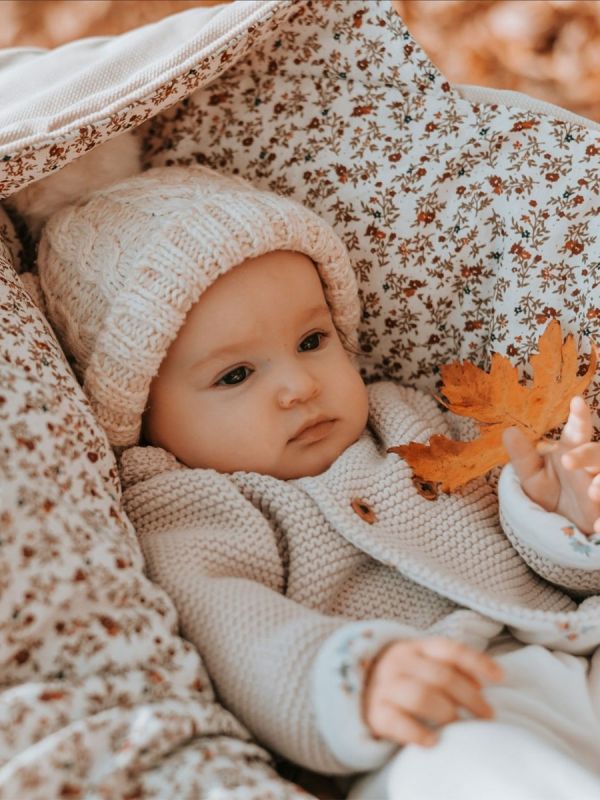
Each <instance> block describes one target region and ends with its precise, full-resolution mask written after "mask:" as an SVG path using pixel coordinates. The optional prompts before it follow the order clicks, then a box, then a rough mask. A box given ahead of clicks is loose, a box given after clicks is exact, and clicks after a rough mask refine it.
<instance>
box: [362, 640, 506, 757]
mask: <svg viewBox="0 0 600 800" xmlns="http://www.w3.org/2000/svg"><path fill="white" fill-rule="evenodd" d="M501 678H502V670H501V669H500V667H499V666H498V665H497V664H496V663H495V662H494V661H493V660H492V659H491V658H490V657H489V656H486V655H485V654H483V653H479V652H477V651H476V650H472V649H471V648H470V647H467V646H466V645H464V644H461V643H460V642H455V641H453V640H452V639H444V638H430V639H413V640H402V641H398V642H394V643H393V644H391V645H389V646H387V647H385V648H383V650H381V651H380V653H379V654H378V655H377V657H376V659H375V661H374V663H373V665H372V666H371V669H370V670H369V673H368V676H367V682H366V685H365V690H364V705H363V709H364V717H365V721H366V723H367V725H368V726H369V728H370V730H371V732H372V733H373V735H374V736H376V737H378V738H381V739H388V740H389V741H392V742H397V743H398V744H401V745H404V744H420V745H424V746H426V747H428V746H430V745H432V744H435V742H436V735H435V733H434V731H433V730H431V727H429V726H439V725H447V724H448V723H449V722H453V721H454V720H456V719H458V716H459V710H460V709H461V708H464V709H467V710H468V711H470V712H471V713H472V714H473V715H474V716H476V717H482V718H484V719H489V718H490V717H492V716H493V711H492V709H491V708H490V706H489V705H488V704H487V703H486V702H485V700H484V699H483V696H482V694H481V681H485V680H491V681H498V680H501Z"/></svg>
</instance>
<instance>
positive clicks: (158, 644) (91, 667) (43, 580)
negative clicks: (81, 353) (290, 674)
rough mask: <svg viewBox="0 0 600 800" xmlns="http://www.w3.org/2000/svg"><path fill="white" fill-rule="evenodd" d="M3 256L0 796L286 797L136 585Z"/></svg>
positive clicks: (80, 423) (99, 459) (123, 537)
mask: <svg viewBox="0 0 600 800" xmlns="http://www.w3.org/2000/svg"><path fill="white" fill-rule="evenodd" d="M6 249H7V248H6V247H5V246H4V245H2V247H0V320H1V325H2V335H1V338H0V654H1V655H0V699H1V702H0V798H6V800H16V798H27V800H35V799H36V798H44V799H45V798H49V797H53V798H59V797H68V798H79V797H81V798H83V797H86V798H96V797H97V798H111V800H112V799H113V798H115V800H116V798H124V797H129V798H133V797H136V798H166V797H177V798H190V800H192V798H200V797H205V798H208V797H214V798H219V799H220V798H240V799H241V798H256V799H257V800H258V798H260V800H263V798H288V797H298V796H301V795H302V792H301V791H300V790H299V789H298V788H297V787H295V786H294V785H293V784H289V783H287V782H285V781H283V780H282V779H280V778H279V777H278V776H277V775H276V774H275V772H274V771H273V769H272V766H271V765H270V760H269V757H268V755H267V754H266V753H265V751H264V750H262V749H261V748H259V747H258V746H257V745H255V744H253V743H252V742H251V740H250V737H249V735H248V733H247V732H246V731H245V729H244V728H242V726H241V725H240V724H239V723H238V722H237V721H236V720H235V719H234V718H233V717H232V716H231V715H230V714H228V713H227V712H226V711H225V710H224V709H223V708H222V706H220V705H219V703H217V701H216V700H215V697H214V693H213V690H212V687H211V683H210V680H209V678H208V676H207V674H206V672H205V670H204V667H203V665H202V663H201V661H200V658H199V656H198V653H197V652H196V651H195V650H194V649H193V647H192V646H191V645H190V644H189V643H188V642H185V641H184V640H183V639H181V638H179V637H178V636H177V634H176V632H177V618H176V613H175V610H174V607H173V604H172V603H171V601H170V599H169V597H168V596H167V595H166V594H165V593H164V592H163V591H162V590H161V589H159V588H158V587H157V586H155V585H154V584H152V583H151V582H150V581H149V580H148V579H147V578H146V577H145V576H144V574H143V558H142V555H141V552H140V549H139V545H138V542H137V539H136V536H135V532H134V530H133V527H132V525H131V523H130V522H129V520H128V519H127V517H126V516H125V514H124V513H123V511H122V510H121V504H120V498H121V491H120V486H119V483H118V477H117V468H116V463H115V460H114V457H113V454H112V451H111V450H110V448H109V446H108V443H107V440H106V437H105V436H104V434H103V432H102V431H101V430H100V428H99V427H98V426H97V424H96V423H95V421H94V418H93V416H92V413H91V411H90V409H89V406H88V404H87V401H86V400H85V398H84V395H83V393H82V390H81V389H80V387H79V386H78V385H77V383H76V381H75V378H74V377H73V375H72V373H71V372H70V370H69V367H68V365H67V363H66V361H65V360H64V356H63V354H62V351H61V350H60V348H59V346H58V343H57V342H56V339H55V338H54V336H53V335H52V334H51V333H50V330H49V327H48V325H47V323H46V321H45V319H44V317H43V316H42V314H41V313H40V311H39V310H38V308H37V307H36V306H35V305H34V303H33V301H32V300H31V299H30V297H29V295H28V294H27V293H26V292H25V291H24V290H23V288H22V285H21V279H20V277H19V276H18V275H17V274H16V273H15V271H14V270H13V268H12V266H11V264H10V262H9V260H8V258H7V253H6Z"/></svg>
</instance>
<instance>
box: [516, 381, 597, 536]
mask: <svg viewBox="0 0 600 800" xmlns="http://www.w3.org/2000/svg"><path fill="white" fill-rule="evenodd" d="M592 432H593V426H592V415H591V412H590V409H589V408H588V405H587V403H586V402H585V400H584V399H583V398H582V397H574V398H573V399H572V400H571V408H570V411H569V418H568V420H567V422H566V425H565V427H564V428H563V432H562V434H561V437H560V440H559V441H558V442H551V443H547V444H546V443H544V442H542V443H541V444H542V447H540V446H537V447H536V445H535V444H533V443H532V442H530V441H529V440H528V439H527V437H526V436H525V435H524V434H523V433H521V431H519V430H518V429H517V428H509V429H508V430H506V431H505V432H504V437H503V443H504V447H505V448H506V451H507V453H508V455H509V456H510V460H511V461H512V464H513V467H514V469H515V472H516V473H517V475H518V477H519V480H520V481H521V485H522V487H523V490H524V491H525V492H526V494H527V495H528V496H529V497H530V498H531V499H532V500H533V501H534V502H535V503H537V504H538V505H540V506H542V508H545V509H546V511H555V512H556V513H557V514H561V515H562V516H563V517H567V519H569V520H570V521H571V522H572V523H573V524H574V525H576V526H577V527H578V528H579V530H580V531H582V533H585V534H587V535H588V536H589V535H591V534H592V533H600V442H592V441H591V439H592ZM544 447H545V449H546V452H544Z"/></svg>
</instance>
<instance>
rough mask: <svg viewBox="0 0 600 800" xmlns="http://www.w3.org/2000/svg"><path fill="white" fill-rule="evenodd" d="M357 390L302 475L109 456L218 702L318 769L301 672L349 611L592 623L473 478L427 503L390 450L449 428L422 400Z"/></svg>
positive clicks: (527, 624)
mask: <svg viewBox="0 0 600 800" xmlns="http://www.w3.org/2000/svg"><path fill="white" fill-rule="evenodd" d="M369 396H370V409H371V420H370V429H369V430H368V431H367V432H365V434H364V435H363V437H362V438H361V440H360V441H359V442H357V443H356V444H354V445H353V446H352V447H350V448H349V449H348V450H347V451H346V452H345V453H343V454H342V455H341V456H340V457H339V458H338V460H337V461H336V462H335V463H334V464H333V465H332V466H331V467H330V468H329V470H327V471H326V472H325V473H323V474H322V475H320V476H316V477H312V478H301V479H298V480H294V481H288V482H284V481H280V480H277V479H275V478H272V477H269V476H264V475H258V474H255V473H234V474H233V475H224V474H219V473H216V472H214V471H212V470H200V469H188V468H187V467H184V466H183V465H181V464H179V463H178V462H177V461H176V460H175V458H174V457H173V456H172V455H170V454H168V453H166V452H165V451H164V450H161V449H159V448H132V449H130V450H128V451H126V452H125V453H123V454H122V457H121V474H122V480H123V485H124V489H125V491H124V498H123V500H124V506H125V509H126V512H127V514H128V515H129V517H130V519H131V520H132V522H133V524H134V526H135V528H136V530H137V533H138V535H139V538H140V542H141V545H142V549H143V551H144V555H145V557H146V563H147V567H148V572H149V575H150V577H151V578H152V579H153V580H154V581H156V582H158V583H159V584H160V585H161V586H162V587H163V588H165V589H166V590H167V592H168V593H169V594H170V595H171V597H172V598H173V600H174V602H175V604H176V606H177V609H178V612H179V619H180V622H181V625H182V629H183V632H184V634H185V635H186V636H187V637H188V638H190V640H191V641H192V642H194V644H195V645H196V646H197V647H198V648H199V651H200V652H201V653H202V655H203V657H204V658H205V660H206V663H207V666H208V668H209V672H210V674H211V677H212V678H213V680H214V682H215V684H216V687H217V690H218V692H219V694H220V695H221V697H222V698H223V700H224V702H225V704H226V705H227V706H228V707H229V708H230V709H231V710H232V711H233V712H234V713H235V714H236V715H237V716H238V717H239V718H240V720H241V721H243V722H244V723H245V724H246V725H247V726H248V727H249V728H250V729H251V730H252V731H253V733H254V734H255V735H256V736H257V737H258V739H259V740H260V741H261V742H263V743H265V744H266V745H268V746H269V747H271V748H272V749H274V750H276V751H278V752H281V753H283V754H285V755H287V756H288V757H289V758H291V759H293V760H294V761H296V762H299V763H302V764H305V765H307V766H310V767H312V768H313V769H318V770H323V771H328V770H331V771H336V770H339V769H340V766H339V764H337V763H336V761H335V759H333V757H332V756H331V754H330V753H328V752H327V749H326V748H325V747H324V745H323V741H322V739H321V738H320V736H319V731H318V729H317V726H316V724H315V719H314V714H313V710H312V698H311V688H310V679H309V677H310V670H311V668H312V664H313V662H314V659H315V656H316V654H317V652H318V651H319V648H320V647H321V646H322V644H323V642H324V641H325V640H326V639H327V638H328V637H329V636H330V635H331V634H332V633H333V632H334V631H335V630H337V629H338V628H339V627H340V626H342V625H344V624H345V623H346V622H347V621H348V620H349V619H351V620H360V619H373V618H383V619H391V620H398V621H400V622H402V623H405V624H408V625H411V626H413V627H414V628H416V629H419V630H426V629H428V628H429V627H430V626H432V625H434V624H435V625H436V631H437V632H441V631H443V630H444V624H443V623H444V621H445V620H447V621H448V626H447V627H448V631H447V632H448V634H449V635H454V636H457V637H458V638H462V639H464V640H465V641H470V640H471V639H470V634H469V630H468V626H469V624H470V623H469V620H473V619H477V615H468V614H467V615H465V614H464V612H460V613H459V615H458V617H457V615H456V613H454V614H453V613H452V612H454V611H455V609H456V608H457V604H458V605H460V606H466V607H468V608H471V609H473V610H474V611H477V612H480V613H481V614H484V615H486V616H489V617H491V618H493V619H496V620H499V621H501V622H504V623H507V624H509V625H511V626H514V628H515V630H516V632H517V634H518V633H519V632H520V631H522V632H523V635H524V637H525V638H527V636H528V635H529V632H531V631H533V632H535V634H536V636H541V637H542V638H543V637H544V636H545V637H546V638H547V639H548V640H549V641H551V640H552V639H555V638H556V633H557V630H558V629H559V628H560V626H561V625H563V626H564V624H565V623H566V622H567V621H569V622H573V621H576V619H580V620H581V621H582V622H587V623H592V622H595V624H596V625H598V611H597V609H596V610H595V611H594V608H593V603H592V604H591V605H590V603H591V601H585V602H584V603H583V604H582V605H581V606H580V608H579V610H577V605H576V603H575V601H574V600H573V599H572V598H570V597H569V596H568V595H567V594H565V593H564V592H562V591H560V590H559V589H557V588H555V587H553V586H550V585H549V584H548V583H547V582H546V581H544V580H543V579H542V578H540V577H539V576H537V575H535V574H534V573H533V572H532V571H531V570H530V569H529V567H528V566H527V565H526V564H525V562H524V561H523V560H522V558H521V557H520V556H519V554H518V553H517V552H516V550H515V549H514V548H513V547H512V545H511V543H510V541H509V540H508V539H507V537H506V536H505V534H504V533H503V531H502V529H501V528H500V526H499V522H498V511H497V500H496V496H495V494H494V492H493V491H492V489H491V488H490V486H489V485H488V483H487V482H486V481H485V480H484V479H481V480H478V481H473V482H472V483H471V484H469V485H468V486H466V487H465V488H464V489H463V491H462V492H459V493H456V494H454V495H448V496H446V495H443V496H441V497H439V498H438V499H437V500H436V501H435V502H431V501H428V500H426V499H424V498H422V497H420V496H419V495H418V494H417V492H416V491H415V489H414V486H413V485H412V482H411V478H410V470H409V468H408V467H407V465H406V464H405V463H404V462H403V461H402V460H401V459H399V458H398V457H397V456H396V455H393V454H388V453H386V449H387V447H389V446H391V445H393V444H398V443H400V442H407V441H409V440H411V439H415V440H424V439H426V438H427V437H429V436H430V435H431V434H432V433H445V434H446V435H448V434H449V433H450V431H449V428H448V424H447V419H446V416H445V415H443V414H442V413H441V412H440V411H439V409H438V408H437V407H436V405H435V403H434V401H433V400H432V399H431V398H429V397H427V396H424V395H423V394H421V393H419V392H416V391H415V390H412V389H408V388H403V387H398V386H396V385H394V384H391V383H380V384H374V385H372V386H371V387H370V388H369ZM357 498H358V499H361V500H362V501H363V502H364V503H367V504H368V505H369V506H370V508H371V509H372V511H373V512H374V514H375V515H376V520H375V521H374V522H372V524H369V523H368V522H366V521H365V520H364V519H363V518H362V517H361V516H360V515H359V514H357V513H356V511H355V510H354V509H353V507H352V501H353V500H355V499H357ZM587 608H589V611H586V609H587ZM449 615H450V616H449ZM457 620H458V622H457ZM461 620H462V621H466V622H464V625H466V628H465V630H461ZM436 623H437V624H436ZM464 625H463V627H464ZM473 634H474V636H475V637H479V640H480V639H481V633H480V631H479V630H477V631H474V632H473Z"/></svg>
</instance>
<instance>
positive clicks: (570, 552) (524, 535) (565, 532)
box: [498, 464, 600, 571]
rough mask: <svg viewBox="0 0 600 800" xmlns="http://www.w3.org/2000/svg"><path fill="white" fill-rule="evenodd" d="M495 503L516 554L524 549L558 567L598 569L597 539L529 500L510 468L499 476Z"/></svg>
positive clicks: (510, 466) (599, 560)
mask: <svg viewBox="0 0 600 800" xmlns="http://www.w3.org/2000/svg"><path fill="white" fill-rule="evenodd" d="M498 500H499V503H500V512H501V518H502V523H503V527H504V530H505V532H506V534H507V536H508V537H509V538H510V539H511V541H512V542H513V544H514V545H515V547H516V548H517V549H518V550H519V551H521V552H522V549H523V548H527V549H528V550H530V551H533V552H534V553H535V554H536V555H537V556H538V557H541V558H544V559H547V560H548V561H549V562H551V563H552V564H556V565H559V566H561V567H567V568H575V569H578V570H584V571H592V570H598V569H600V535H598V534H594V535H593V536H586V535H585V534H584V533H582V532H581V531H580V530H579V529H578V528H577V527H576V526H575V525H573V523H572V522H570V521H569V520H568V519H566V517H563V516H561V515H560V514H554V513H552V512H550V511H546V510H545V509H543V508H542V507H541V506H539V505H538V504H537V503H534V502H533V500H530V499H529V497H528V496H527V495H526V494H525V492H524V491H523V489H522V487H521V483H520V481H519V479H518V477H517V475H516V473H515V471H514V469H513V467H512V465H511V464H507V465H506V466H505V467H504V469H503V470H502V474H501V475H500V480H499V482H498ZM522 554H523V556H524V558H526V560H527V561H529V560H530V559H529V558H527V556H526V555H525V553H522ZM532 566H534V568H536V566H535V565H532ZM538 571H539V570H538Z"/></svg>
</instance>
